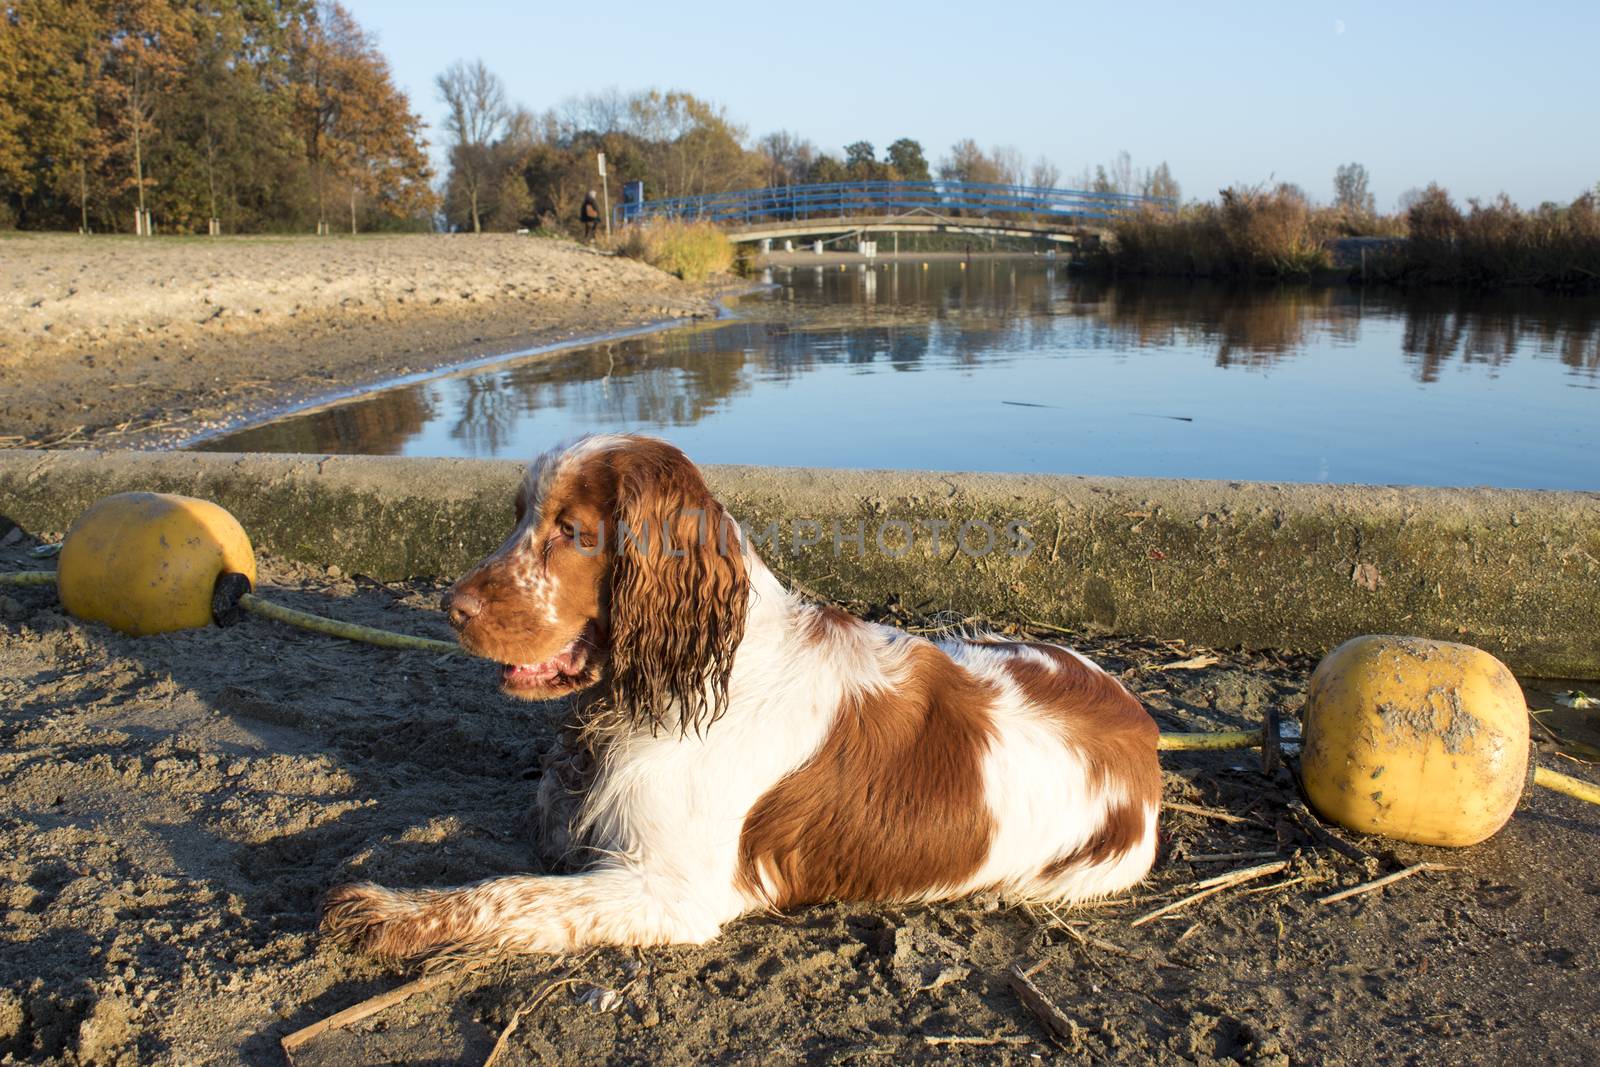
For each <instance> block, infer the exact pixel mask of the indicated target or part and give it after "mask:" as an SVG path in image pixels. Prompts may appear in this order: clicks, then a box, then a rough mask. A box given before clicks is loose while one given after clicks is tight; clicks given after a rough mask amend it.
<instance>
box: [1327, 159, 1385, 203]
mask: <svg viewBox="0 0 1600 1067" xmlns="http://www.w3.org/2000/svg"><path fill="white" fill-rule="evenodd" d="M1333 204H1334V206H1335V207H1337V208H1339V209H1340V210H1342V211H1345V212H1348V213H1350V214H1352V215H1375V214H1377V201H1376V199H1375V198H1374V197H1373V195H1372V190H1371V188H1370V187H1369V183H1368V177H1367V168H1366V167H1363V166H1362V165H1361V164H1360V163H1346V164H1344V165H1343V166H1341V167H1339V168H1338V169H1337V170H1335V171H1334V172H1333Z"/></svg>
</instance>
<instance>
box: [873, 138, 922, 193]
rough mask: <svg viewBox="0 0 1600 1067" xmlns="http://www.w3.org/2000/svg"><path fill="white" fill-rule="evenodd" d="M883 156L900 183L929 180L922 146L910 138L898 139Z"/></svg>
mask: <svg viewBox="0 0 1600 1067" xmlns="http://www.w3.org/2000/svg"><path fill="white" fill-rule="evenodd" d="M884 155H885V157H886V158H887V159H888V160H889V166H891V167H893V168H894V172H895V174H896V175H898V176H899V178H900V180H901V181H905V182H925V181H927V180H928V179H929V177H930V175H929V173H928V159H927V157H926V156H924V155H923V154H922V145H921V144H920V143H918V142H916V141H913V140H912V139H911V138H909V137H902V138H900V139H899V140H898V141H896V142H895V143H894V144H892V145H890V146H889V148H888V150H887V151H886V152H885V153H884Z"/></svg>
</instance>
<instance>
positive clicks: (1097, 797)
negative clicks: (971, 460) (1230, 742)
mask: <svg viewBox="0 0 1600 1067" xmlns="http://www.w3.org/2000/svg"><path fill="white" fill-rule="evenodd" d="M663 532H665V533H666V534H667V536H663ZM444 606H445V610H446V611H447V612H448V613H449V615H450V619H451V622H452V623H453V624H454V626H455V627H456V629H457V630H458V631H459V633H460V640H461V644H462V646H463V647H464V648H465V649H466V650H467V651H469V652H471V653H474V654H476V655H479V656H483V657H487V658H489V659H492V660H496V661H498V662H499V663H501V664H502V665H503V666H502V668H501V684H502V686H503V688H504V690H505V692H507V693H509V694H511V695H512V696H516V697H520V698H522V699H525V700H551V699H555V698H558V697H567V696H571V695H573V694H577V696H576V699H575V700H574V701H573V702H572V704H573V705H574V706H575V707H576V709H577V710H576V715H577V719H576V721H575V724H574V725H575V730H574V732H573V734H572V736H577V737H581V739H582V741H581V743H582V745H583V746H584V747H585V749H586V754H587V755H588V756H589V757H590V758H591V760H592V762H591V766H590V770H589V772H588V773H587V774H586V775H584V776H583V778H582V781H583V783H584V788H583V789H582V791H581V794H580V795H579V796H578V797H577V798H576V810H575V812H574V813H573V817H572V819H571V823H570V830H571V833H572V836H573V840H574V841H576V842H578V843H581V844H583V845H585V846H587V847H589V848H592V849H593V850H594V854H595V855H597V856H598V857H600V858H599V859H598V860H597V861H595V862H594V863H593V864H592V865H591V866H590V867H589V868H588V869H587V870H584V871H582V872H580V873H576V874H565V875H538V876H534V875H521V876H512V877H505V878H494V879H490V880H488V881H484V882H479V883H477V884H476V885H470V886H464V887H461V888H455V889H408V890H391V889H384V888H382V887H379V886H376V885H371V884H360V885H346V886H341V887H339V888H337V889H335V890H334V891H333V892H332V894H330V896H329V898H328V902H327V906H326V910H325V913H324V918H323V928H324V930H325V931H327V932H328V933H330V934H332V935H333V936H335V937H337V938H339V939H341V940H343V941H344V942H346V943H348V944H350V945H352V946H355V947H357V948H359V949H361V950H364V951H367V952H370V953H373V954H375V955H378V956H381V957H386V958H408V957H414V956H419V955H423V954H426V953H430V952H438V951H451V952H459V953H490V952H570V951H572V950H574V949H578V948H582V947H584V946H587V945H658V944H669V943H701V942H705V941H707V940H709V939H711V938H713V937H715V936H716V935H717V933H718V931H719V930H720V929H721V928H722V925H723V924H724V923H726V922H728V921H729V920H730V919H734V918H736V917H738V916H740V915H743V914H745V913H746V912H751V911H758V910H763V909H773V908H792V907H796V906H799V905H803V904H808V903H813V902H818V901H826V900H868V901H896V902H911V901H931V900H944V899H949V898H952V897H959V896H962V895H964V894H968V893H972V892H975V891H977V890H995V891H998V892H1000V893H1002V894H1004V895H1007V896H1009V897H1011V898H1013V899H1021V900H1030V901H1074V900H1082V899H1085V898H1093V897H1100V896H1104V895H1106V894H1109V893H1113V892H1116V891H1118V890H1122V889H1126V888H1127V887H1129V886H1132V885H1133V884H1135V883H1136V882H1138V881H1139V880H1140V879H1142V878H1143V877H1144V876H1145V874H1146V873H1147V872H1148V871H1149V869H1150V866H1151V863H1152V862H1153V861H1154V858H1155V852H1156V814H1157V810H1158V807H1159V804H1160V791H1161V773H1160V769H1159V767H1158V765H1157V762H1156V732H1157V731H1156V726H1155V723H1154V722H1153V721H1152V720H1151V718H1150V716H1149V715H1148V714H1147V713H1146V712H1145V710H1144V709H1143V708H1142V707H1141V706H1140V704H1139V702H1138V701H1137V700H1135V699H1134V698H1133V697H1132V696H1131V695H1130V694H1129V693H1128V691H1127V690H1126V689H1124V688H1123V687H1122V685H1121V684H1120V683H1119V682H1118V681H1117V680H1116V679H1115V678H1112V677H1110V676H1109V675H1107V674H1105V673H1104V672H1103V671H1101V670H1100V669H1099V668H1098V667H1096V666H1095V665H1094V664H1093V663H1091V662H1090V661H1089V660H1087V659H1085V658H1083V657H1082V656H1079V655H1078V654H1077V653H1075V652H1071V651H1069V650H1067V649H1064V648H1059V647H1056V646H1054V645H1046V644H1033V643H1023V642H1012V641H1004V640H1000V639H993V638H971V637H951V638H948V639H944V640H938V641H931V640H927V639H925V638H922V637H916V636H912V635H908V634H906V633H903V632H901V631H899V630H896V629H893V628H891V627H887V626H880V625H875V624H872V623H868V622H865V621H862V620H860V619H857V618H855V617H853V616H851V615H849V614H847V613H845V612H843V611H840V610H838V609H837V608H832V607H823V606H819V605H816V604H811V603H807V602H805V601H804V600H802V599H801V598H800V597H798V596H796V595H795V594H793V593H791V592H789V591H788V590H787V589H785V588H784V586H783V584H782V583H781V582H780V581H779V580H778V579H777V578H776V577H775V576H774V575H773V574H772V572H771V571H770V570H768V569H767V567H766V566H765V565H764V564H763V563H762V562H761V560H760V559H759V558H758V557H757V556H756V554H755V552H754V551H753V550H752V549H751V548H750V546H749V544H748V543H747V539H745V538H743V537H741V536H740V534H739V531H738V528H737V526H736V525H735V524H734V523H733V521H732V519H731V518H730V517H729V515H728V513H727V512H726V511H725V510H724V509H723V507H722V506H721V505H720V504H718V503H717V501H716V500H714V499H713V498H712V496H711V493H710V491H709V490H708V489H707V487H706V484H705V482H704V481H703V480H702V478H701V476H700V472H699V471H698V470H697V469H696V468H695V466H694V464H692V463H691V462H689V460H688V458H687V457H685V456H684V454H683V453H682V452H680V451H678V450H677V449H676V448H674V447H672V446H671V445H668V444H666V443H664V442H662V441H657V440H653V439H650V438H643V437H632V436H616V435H608V436H596V437H589V438H586V439H584V440H581V441H579V442H578V443H576V444H574V445H572V446H570V447H568V448H566V449H564V450H558V451H555V452H552V453H550V454H548V455H546V456H544V457H542V458H541V459H539V460H538V461H537V462H536V463H534V464H533V466H532V467H531V468H530V469H529V471H528V475H527V477H526V479H525V480H524V482H523V484H522V487H521V490H520V491H519V493H518V497H517V521H516V528H515V529H514V530H513V531H512V533H511V535H510V537H508V538H507V539H506V541H505V543H504V544H502V545H501V546H500V548H499V549H497V550H496V551H495V552H494V554H493V555H491V556H489V558H488V559H486V560H484V561H483V562H482V563H481V564H479V565H478V567H477V569H475V570H474V571H473V572H472V573H471V574H468V575H467V576H466V577H464V578H462V579H461V580H460V581H459V582H457V583H456V584H455V586H454V587H453V588H452V589H451V590H450V592H449V593H448V594H447V595H446V597H445V602H444ZM552 773H553V772H552ZM551 785H552V783H549V782H547V783H546V788H542V789H541V797H542V798H544V799H545V800H546V801H550V800H551V798H552V797H553V796H554V795H556V794H558V793H559V790H558V789H555V788H551Z"/></svg>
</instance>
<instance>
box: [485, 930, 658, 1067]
mask: <svg viewBox="0 0 1600 1067" xmlns="http://www.w3.org/2000/svg"><path fill="white" fill-rule="evenodd" d="M594 957H595V953H594V952H590V953H588V954H587V955H586V956H584V957H583V958H582V959H580V960H578V961H577V962H576V963H574V964H572V965H571V966H570V967H568V968H567V973H566V975H565V976H563V977H561V978H553V979H551V980H550V981H548V982H546V983H545V984H544V985H542V986H540V987H539V988H538V989H537V990H535V991H534V994H533V996H531V997H529V998H528V1000H527V1003H525V1004H523V1005H522V1007H520V1008H518V1009H517V1010H516V1011H514V1012H512V1013H511V1020H510V1021H509V1022H507V1023H506V1026H505V1029H504V1030H501V1031H500V1036H499V1037H498V1038H496V1039H495V1042H494V1048H492V1049H490V1050H489V1058H488V1059H486V1060H484V1061H483V1067H494V1064H495V1061H496V1060H498V1059H499V1058H500V1054H501V1053H502V1052H504V1051H505V1050H506V1045H507V1043H508V1042H509V1041H510V1040H511V1035H512V1034H514V1033H516V1031H517V1027H518V1026H519V1025H520V1024H521V1023H522V1017H523V1016H524V1015H526V1014H528V1013H529V1012H530V1011H532V1010H533V1009H535V1008H537V1007H538V1006H539V1005H541V1004H543V1003H544V1002H545V1001H547V1000H549V999H550V995H551V994H552V993H554V992H555V991H556V990H558V989H561V988H563V987H564V986H569V985H574V984H576V983H578V982H581V981H583V978H582V976H580V975H579V974H578V973H577V970H578V968H580V967H582V966H583V965H584V964H586V963H588V962H589V961H590V960H592V959H594ZM629 984H630V985H631V984H632V983H629Z"/></svg>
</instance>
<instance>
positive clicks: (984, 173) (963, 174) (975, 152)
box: [939, 137, 1005, 184]
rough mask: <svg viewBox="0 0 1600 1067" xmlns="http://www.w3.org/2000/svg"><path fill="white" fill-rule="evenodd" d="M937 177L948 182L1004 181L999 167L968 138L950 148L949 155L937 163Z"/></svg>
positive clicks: (994, 182)
mask: <svg viewBox="0 0 1600 1067" xmlns="http://www.w3.org/2000/svg"><path fill="white" fill-rule="evenodd" d="M939 177H941V178H944V179H946V180H948V181H961V182H986V183H989V184H999V183H1000V182H1002V181H1004V180H1005V176H1004V175H1003V174H1002V173H1001V171H1000V166H999V164H997V163H996V162H995V161H994V160H993V159H992V158H990V157H989V155H987V154H986V153H985V152H984V150H983V149H981V148H979V147H978V142H976V141H974V140H973V139H972V138H970V137H968V138H965V139H963V140H960V141H957V142H956V143H955V144H953V145H951V146H950V154H949V155H947V156H945V157H944V158H943V159H942V160H940V161H939Z"/></svg>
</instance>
